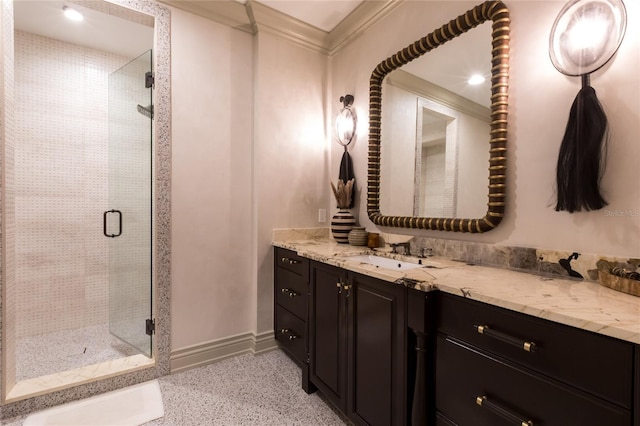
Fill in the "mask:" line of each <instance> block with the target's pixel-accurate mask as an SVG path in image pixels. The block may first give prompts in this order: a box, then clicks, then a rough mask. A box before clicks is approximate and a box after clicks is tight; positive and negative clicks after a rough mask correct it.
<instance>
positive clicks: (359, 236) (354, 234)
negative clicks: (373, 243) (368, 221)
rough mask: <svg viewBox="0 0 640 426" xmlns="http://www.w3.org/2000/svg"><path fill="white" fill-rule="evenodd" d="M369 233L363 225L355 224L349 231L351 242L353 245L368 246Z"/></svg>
mask: <svg viewBox="0 0 640 426" xmlns="http://www.w3.org/2000/svg"><path fill="white" fill-rule="evenodd" d="M368 235H369V233H368V232H367V231H365V230H364V227H363V226H354V227H353V229H352V230H351V232H349V237H348V239H349V244H351V245H352V246H366V245H367V239H368Z"/></svg>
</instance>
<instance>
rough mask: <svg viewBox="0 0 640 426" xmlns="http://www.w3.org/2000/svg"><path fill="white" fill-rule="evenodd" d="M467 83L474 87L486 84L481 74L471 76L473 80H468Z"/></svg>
mask: <svg viewBox="0 0 640 426" xmlns="http://www.w3.org/2000/svg"><path fill="white" fill-rule="evenodd" d="M467 83H469V84H470V85H472V86H476V85H478V84H482V83H484V77H483V76H481V75H480V74H474V75H472V76H471V78H469V80H467Z"/></svg>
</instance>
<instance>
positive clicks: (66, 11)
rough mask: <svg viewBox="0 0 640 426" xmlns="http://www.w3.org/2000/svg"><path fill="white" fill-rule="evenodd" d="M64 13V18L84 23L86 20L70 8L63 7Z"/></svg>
mask: <svg viewBox="0 0 640 426" xmlns="http://www.w3.org/2000/svg"><path fill="white" fill-rule="evenodd" d="M62 12H63V13H64V16H66V17H67V18H68V19H71V20H72V21H82V20H83V19H84V16H82V13H80V12H78V11H77V10H75V9H73V8H71V7H69V6H63V7H62Z"/></svg>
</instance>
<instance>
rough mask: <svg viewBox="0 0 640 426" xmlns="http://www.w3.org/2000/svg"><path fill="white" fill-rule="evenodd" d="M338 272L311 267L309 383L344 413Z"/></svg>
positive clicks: (342, 322) (342, 318)
mask: <svg viewBox="0 0 640 426" xmlns="http://www.w3.org/2000/svg"><path fill="white" fill-rule="evenodd" d="M343 283H344V274H343V272H342V270H341V269H339V268H335V267H333V266H329V265H325V264H322V263H317V262H312V264H311V307H310V321H309V338H310V340H309V352H310V367H311V371H310V376H311V381H312V382H313V384H315V385H316V386H317V387H318V389H320V390H321V391H322V393H323V394H324V395H325V396H326V397H327V398H329V399H330V400H331V401H332V402H333V403H334V404H335V405H336V406H337V407H338V408H340V409H341V410H342V411H343V412H346V401H347V400H346V395H347V370H346V366H347V362H346V361H347V359H346V358H347V348H346V326H345V324H346V323H345V321H346V318H345V314H346V302H345V298H344V296H343V287H342V284H343Z"/></svg>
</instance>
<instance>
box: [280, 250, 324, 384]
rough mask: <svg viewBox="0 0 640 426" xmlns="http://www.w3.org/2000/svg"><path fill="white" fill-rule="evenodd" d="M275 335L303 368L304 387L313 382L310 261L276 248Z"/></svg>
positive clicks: (283, 347)
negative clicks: (310, 357) (309, 332)
mask: <svg viewBox="0 0 640 426" xmlns="http://www.w3.org/2000/svg"><path fill="white" fill-rule="evenodd" d="M274 260H275V268H274V275H275V286H274V291H275V293H274V301H275V310H274V328H273V329H274V334H275V339H276V341H277V342H278V344H279V346H280V347H281V348H282V349H283V350H284V351H285V353H287V354H288V355H289V356H290V357H291V358H292V359H293V360H294V361H296V363H297V364H298V365H299V366H300V368H301V369H302V388H303V389H304V390H305V391H306V392H308V393H310V392H313V391H314V390H315V388H314V387H313V385H312V384H311V383H310V382H309V362H308V361H309V359H308V353H309V341H308V333H307V329H308V327H307V322H308V319H309V260H308V259H305V258H304V257H301V256H298V255H297V254H296V253H295V252H293V251H291V250H286V249H283V248H279V247H276V248H275V255H274Z"/></svg>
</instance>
